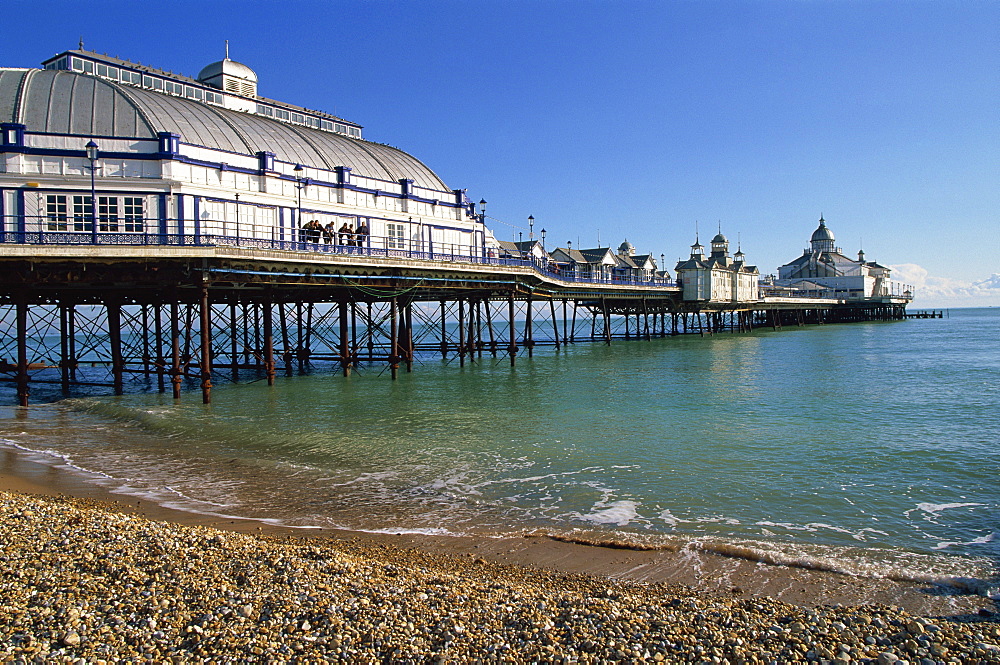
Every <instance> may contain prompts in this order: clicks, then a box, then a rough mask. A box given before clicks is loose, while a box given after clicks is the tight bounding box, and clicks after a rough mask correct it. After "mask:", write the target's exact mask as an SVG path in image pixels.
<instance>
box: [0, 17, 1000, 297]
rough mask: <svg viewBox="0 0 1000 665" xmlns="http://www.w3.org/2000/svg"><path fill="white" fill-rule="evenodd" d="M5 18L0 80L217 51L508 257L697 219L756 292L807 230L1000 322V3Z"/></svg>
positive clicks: (188, 68) (182, 66) (649, 236)
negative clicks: (753, 270) (436, 180)
mask: <svg viewBox="0 0 1000 665" xmlns="http://www.w3.org/2000/svg"><path fill="white" fill-rule="evenodd" d="M140 7H141V10H140ZM13 17H17V23H18V24H19V25H20V28H18V29H15V30H8V31H5V36H4V47H3V58H2V59H0V65H4V66H37V65H38V64H39V63H40V62H41V60H43V59H44V58H47V57H48V56H50V55H53V54H55V53H57V52H60V51H63V50H66V49H69V48H75V47H76V44H77V42H78V41H79V39H80V37H81V36H82V37H83V39H84V42H85V46H86V48H87V49H92V50H96V51H99V52H107V53H109V54H111V55H118V56H120V57H123V58H127V59H130V60H133V61H140V62H142V63H144V64H150V65H153V66H156V67H160V68H162V69H167V70H173V71H176V72H181V73H184V74H187V75H190V76H196V75H197V74H198V71H199V70H200V69H201V68H202V67H203V66H204V65H206V64H208V63H210V62H214V61H216V60H219V59H220V58H221V57H222V56H223V55H224V40H226V39H228V40H229V41H230V49H231V50H230V53H231V57H232V58H233V59H235V60H238V61H240V62H243V63H245V64H247V65H249V66H250V67H252V68H253V69H254V70H255V71H256V72H257V74H258V76H259V79H260V86H259V89H260V93H261V94H262V95H264V96H267V97H272V98H275V99H281V100H284V101H287V102H291V103H295V104H300V105H302V106H306V107H310V108H317V109H321V110H324V111H328V112H331V113H335V114H337V115H340V116H342V117H345V118H347V119H350V120H353V121H355V122H358V123H361V124H362V125H364V126H365V136H366V138H368V139H370V140H374V141H379V142H383V143H388V144H390V145H394V146H397V147H400V148H402V149H404V150H406V151H408V152H410V153H412V154H414V155H416V156H417V157H419V158H420V159H421V160H423V161H424V162H425V163H426V164H427V165H428V166H430V167H431V168H432V169H434V170H435V171H436V172H437V173H438V175H440V176H441V177H442V178H443V179H444V180H445V182H447V183H448V184H449V186H451V187H454V188H467V189H468V190H469V195H470V196H471V197H472V198H473V199H474V200H479V199H480V198H485V199H486V200H488V201H489V206H488V212H489V214H490V216H491V217H495V218H497V220H500V221H495V222H492V226H493V228H494V229H495V231H496V233H497V235H498V237H500V238H502V239H509V238H511V237H512V236H513V235H514V234H516V233H517V232H518V231H522V232H523V234H524V237H527V233H528V231H527V222H526V220H527V217H528V215H533V216H534V217H535V219H536V226H535V230H536V232H537V231H538V230H540V229H541V228H542V227H544V228H546V230H547V231H548V234H547V243H546V244H547V245H549V246H552V245H553V244H559V245H565V243H566V241H568V240H572V241H573V244H574V246H576V245H578V243H579V244H580V245H582V246H596V245H597V242H598V234H599V237H600V241H601V244H603V245H612V246H617V245H618V244H619V243H620V242H621V241H622V240H623V239H624V238H626V237H627V238H628V239H629V240H630V241H631V242H632V243H633V244H635V245H636V247H637V248H638V249H639V250H640V251H641V252H647V251H648V252H652V253H653V254H654V255H656V256H657V257H659V255H660V254H661V253H663V254H665V255H666V258H667V264H668V267H672V266H673V262H674V261H675V260H676V259H677V258H678V257H682V256H686V255H687V253H688V252H689V245H690V244H691V243H692V242H693V240H694V232H695V223H696V222H697V223H698V224H699V226H700V230H701V238H702V241H703V242H704V241H706V240H707V239H708V238H710V237H711V236H712V235H714V233H715V232H716V230H717V228H718V225H719V223H720V222H721V226H722V231H723V232H724V233H725V234H726V235H727V236H728V237H729V238H730V240H731V241H732V242H733V244H734V245H735V243H736V240H737V237H739V239H740V241H741V243H742V248H743V250H744V252H746V254H747V257H748V259H749V260H750V261H752V262H755V263H756V264H757V265H758V266H759V267H760V269H761V272H762V273H771V272H774V271H775V270H776V268H777V266H778V265H781V264H783V263H786V262H788V261H790V260H792V259H794V258H796V257H797V256H798V255H799V254H800V253H801V251H802V249H803V248H804V247H805V246H806V244H807V241H808V239H809V235H810V234H811V233H812V231H813V229H814V228H815V227H816V223H817V220H818V218H819V216H820V214H823V215H824V216H825V218H826V220H827V223H828V225H829V226H830V228H831V229H832V230H833V231H834V233H835V234H836V236H837V241H838V245H840V246H841V247H842V248H843V249H844V252H845V253H847V254H848V255H854V254H855V253H856V252H857V250H858V249H859V248H860V247H862V246H863V247H864V249H865V252H866V255H867V258H869V259H871V260H876V261H879V262H881V263H883V264H886V265H892V266H894V267H895V269H896V274H895V276H896V277H898V278H904V279H906V280H907V281H909V282H911V283H916V285H917V286H918V287H919V289H920V290H919V291H918V293H920V294H922V295H923V299H922V300H918V301H917V303H916V304H917V305H918V306H920V305H923V306H937V305H942V306H944V305H953V306H958V305H962V304H964V305H968V304H994V305H1000V277H997V278H996V279H992V278H991V276H992V275H993V274H995V273H1000V261H998V259H997V257H998V255H1000V223H998V216H997V215H998V212H1000V157H998V146H1000V140H998V139H1000V121H998V117H997V115H998V109H1000V3H996V2H948V1H939V2H832V1H831V2H822V1H802V2H721V1H720V2H711V1H705V2H651V1H650V2H624V1H623V2H597V1H592V2H588V1H585V0H584V1H576V2H557V1H546V0H534V1H530V2H528V1H520V0H506V1H504V2H499V1H497V2H468V1H466V2H441V1H435V0H424V1H423V2H407V1H396V2H388V1H381V0H369V1H367V2H353V1H340V2H294V3H292V2H241V3H235V2H232V3H213V2H200V3H193V2H187V1H181V2H173V3H157V2H147V3H143V4H142V5H138V4H128V5H122V4H121V3H111V2H102V1H92V2H88V3H79V2H64V3H60V2H40V1H38V0H36V1H35V2H30V3H29V2H21V1H20V0H16V1H15V2H8V4H7V11H6V18H7V21H10V20H11V19H12V18H13ZM8 25H11V23H10V22H8ZM501 222H506V224H504V223H501ZM508 225H512V226H508ZM733 249H735V247H734V248H733ZM991 279H992V281H991Z"/></svg>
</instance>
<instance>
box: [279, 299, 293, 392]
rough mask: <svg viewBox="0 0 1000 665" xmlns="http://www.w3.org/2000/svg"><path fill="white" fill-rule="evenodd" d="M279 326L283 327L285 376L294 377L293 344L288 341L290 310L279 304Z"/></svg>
mask: <svg viewBox="0 0 1000 665" xmlns="http://www.w3.org/2000/svg"><path fill="white" fill-rule="evenodd" d="M278 325H279V326H280V327H281V359H282V360H283V361H284V363H285V376H291V375H292V344H291V342H290V341H289V339H288V308H287V307H286V306H285V303H279V304H278Z"/></svg>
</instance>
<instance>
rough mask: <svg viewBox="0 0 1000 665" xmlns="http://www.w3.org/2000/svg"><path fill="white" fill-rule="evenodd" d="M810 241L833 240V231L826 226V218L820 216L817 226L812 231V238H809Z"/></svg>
mask: <svg viewBox="0 0 1000 665" xmlns="http://www.w3.org/2000/svg"><path fill="white" fill-rule="evenodd" d="M809 240H810V242H819V241H823V240H835V238H834V237H833V231H831V230H830V229H828V228H826V220H824V219H823V218H822V217H820V218H819V227H818V228H817V229H816V230H815V231H813V234H812V238H810V239H809Z"/></svg>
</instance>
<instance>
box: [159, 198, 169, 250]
mask: <svg viewBox="0 0 1000 665" xmlns="http://www.w3.org/2000/svg"><path fill="white" fill-rule="evenodd" d="M156 198H157V199H158V200H159V202H160V236H161V240H160V242H163V238H166V236H167V232H168V230H167V195H166V194H158V195H157V197H156Z"/></svg>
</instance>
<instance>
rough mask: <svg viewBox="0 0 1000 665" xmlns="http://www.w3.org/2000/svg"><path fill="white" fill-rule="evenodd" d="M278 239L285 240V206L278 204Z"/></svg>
mask: <svg viewBox="0 0 1000 665" xmlns="http://www.w3.org/2000/svg"><path fill="white" fill-rule="evenodd" d="M278 240H280V241H282V242H284V240H285V207H284V206H278Z"/></svg>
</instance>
